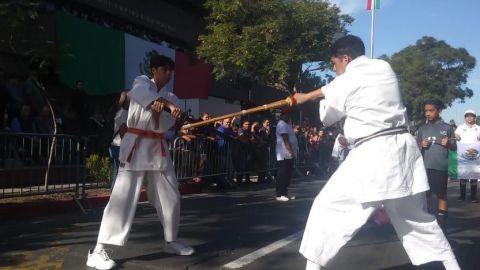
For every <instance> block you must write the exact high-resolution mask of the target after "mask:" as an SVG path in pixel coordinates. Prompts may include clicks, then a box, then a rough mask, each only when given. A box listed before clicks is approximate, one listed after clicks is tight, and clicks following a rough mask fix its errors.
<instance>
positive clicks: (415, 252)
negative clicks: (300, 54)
mask: <svg viewBox="0 0 480 270" xmlns="http://www.w3.org/2000/svg"><path fill="white" fill-rule="evenodd" d="M331 53H332V54H331V55H332V57H331V61H332V64H333V66H334V70H335V72H336V74H337V77H336V78H335V79H334V80H333V81H332V82H330V83H329V84H327V85H325V86H323V87H321V88H319V89H316V90H314V91H312V92H309V93H298V94H295V96H294V98H295V99H296V100H297V103H298V104H302V103H305V102H307V101H309V100H317V99H320V98H322V97H325V99H324V101H323V102H322V103H324V104H321V118H322V121H323V122H324V123H325V124H327V125H330V124H333V123H334V122H336V121H338V120H340V119H342V118H343V117H346V119H345V126H344V132H345V137H346V138H347V139H348V140H353V141H354V142H355V147H354V148H353V149H352V150H351V151H350V153H349V155H348V157H347V158H346V159H345V161H344V162H343V163H342V165H341V166H340V167H339V168H338V170H337V171H336V172H335V173H334V174H333V175H332V177H331V178H330V180H329V181H328V182H327V184H326V185H325V187H324V188H323V189H322V191H321V192H320V193H319V194H318V196H317V197H316V199H315V201H314V203H313V206H312V209H311V210H310V215H309V218H308V221H307V225H306V228H305V232H304V235H303V240H302V244H301V247H300V253H302V254H303V255H304V256H305V257H306V259H307V266H306V269H307V270H313V269H324V267H325V266H327V265H328V262H329V261H330V260H331V259H332V258H333V257H334V256H335V255H336V254H337V253H338V251H339V249H340V248H341V247H342V246H344V245H345V244H346V243H347V242H348V241H349V240H350V239H351V238H352V237H353V236H354V235H355V233H356V232H357V231H358V229H359V228H360V227H361V226H362V225H363V224H365V223H366V222H367V220H368V218H369V217H370V215H371V214H372V213H373V212H374V211H375V209H376V208H378V207H380V206H382V205H383V206H384V207H385V210H386V211H387V213H388V215H389V216H390V219H391V222H392V224H393V226H394V228H395V231H396V232H397V235H398V238H399V239H400V241H401V242H402V244H403V246H404V248H405V250H406V252H407V254H408V256H409V258H410V260H411V261H412V263H413V264H414V265H420V264H424V263H427V262H431V261H442V262H443V264H444V266H445V268H446V269H447V270H452V269H460V268H459V266H458V263H457V261H456V259H455V255H454V254H453V252H452V249H451V247H450V245H449V243H448V241H447V239H446V238H445V236H444V234H443V232H442V230H441V229H440V227H439V226H438V223H437V221H436V219H435V217H434V216H432V215H430V214H428V213H427V212H425V211H424V208H422V207H423V206H424V203H425V201H426V200H425V191H427V190H428V189H429V186H428V181H427V176H426V173H425V168H424V165H423V160H422V156H421V155H420V151H419V149H418V145H417V143H416V140H415V138H413V136H411V135H410V134H409V133H408V131H407V124H408V122H407V117H406V109H405V107H404V105H403V103H402V101H401V97H400V91H399V88H398V82H397V78H396V76H395V73H394V72H393V70H392V69H391V67H390V65H389V64H388V63H387V62H385V61H382V60H376V59H369V58H367V57H366V56H364V54H365V46H364V44H363V42H362V40H361V39H360V38H358V37H356V36H352V35H348V36H345V37H342V38H340V39H338V40H337V41H336V42H335V43H334V44H333V46H332V51H331Z"/></svg>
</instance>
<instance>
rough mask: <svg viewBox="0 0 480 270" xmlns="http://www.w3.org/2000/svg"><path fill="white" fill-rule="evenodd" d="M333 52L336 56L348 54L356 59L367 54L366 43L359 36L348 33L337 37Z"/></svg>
mask: <svg viewBox="0 0 480 270" xmlns="http://www.w3.org/2000/svg"><path fill="white" fill-rule="evenodd" d="M331 53H332V55H333V56H336V57H340V56H342V55H345V54H346V55H348V56H350V57H351V58H352V59H355V58H357V57H359V56H362V55H364V54H365V45H364V44H363V41H362V40H361V39H360V38H359V37H357V36H354V35H347V36H344V37H341V38H339V39H337V40H336V41H335V43H333V46H332V48H331Z"/></svg>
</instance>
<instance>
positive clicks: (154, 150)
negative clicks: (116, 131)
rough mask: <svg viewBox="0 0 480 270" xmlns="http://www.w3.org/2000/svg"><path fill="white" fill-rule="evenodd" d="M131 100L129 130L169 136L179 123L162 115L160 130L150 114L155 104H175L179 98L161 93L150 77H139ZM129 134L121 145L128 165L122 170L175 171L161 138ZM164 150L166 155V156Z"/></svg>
mask: <svg viewBox="0 0 480 270" xmlns="http://www.w3.org/2000/svg"><path fill="white" fill-rule="evenodd" d="M128 96H129V97H130V107H129V110H128V119H127V127H129V128H137V129H141V130H150V131H154V132H156V133H165V132H166V131H167V130H168V129H169V128H170V127H172V126H173V125H174V124H175V119H174V118H173V117H172V116H171V115H170V114H169V113H166V112H162V113H161V114H160V121H159V126H158V128H157V129H156V128H155V126H154V122H153V119H152V112H151V111H150V106H151V103H152V102H153V101H154V100H156V99H158V98H160V97H163V98H165V99H167V100H169V101H171V102H174V101H175V100H174V99H173V98H172V97H174V96H175V95H174V94H173V93H169V92H167V91H166V90H165V88H163V89H161V90H160V91H158V90H157V86H156V85H155V83H153V81H151V80H150V79H149V78H148V77H147V76H144V75H143V76H138V77H137V78H135V81H134V82H133V86H132V89H131V90H130V91H129V92H128ZM137 138H138V135H136V134H133V133H129V132H127V133H126V134H125V136H124V137H123V139H122V143H121V146H120V155H119V159H120V162H121V163H124V166H123V167H121V170H133V171H148V170H169V169H172V161H171V159H170V155H169V153H168V145H167V143H166V141H165V140H164V139H163V140H160V139H153V138H146V137H141V138H139V139H138V140H137ZM162 144H163V149H164V150H165V151H166V155H165V156H164V155H162ZM132 149H133V154H132V158H131V160H130V161H129V162H127V158H128V156H129V155H130V153H132Z"/></svg>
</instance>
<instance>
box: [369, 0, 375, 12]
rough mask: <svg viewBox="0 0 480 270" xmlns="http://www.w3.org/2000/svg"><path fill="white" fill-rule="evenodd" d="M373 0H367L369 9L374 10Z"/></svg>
mask: <svg viewBox="0 0 480 270" xmlns="http://www.w3.org/2000/svg"><path fill="white" fill-rule="evenodd" d="M373 1H374V0H367V10H372V7H373V5H372V2H373Z"/></svg>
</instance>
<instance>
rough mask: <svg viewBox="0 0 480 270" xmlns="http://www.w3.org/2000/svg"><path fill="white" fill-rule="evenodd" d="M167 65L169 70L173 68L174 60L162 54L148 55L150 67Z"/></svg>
mask: <svg viewBox="0 0 480 270" xmlns="http://www.w3.org/2000/svg"><path fill="white" fill-rule="evenodd" d="M158 67H168V69H169V70H171V71H173V70H175V62H173V60H172V59H170V58H169V57H166V56H164V55H158V54H154V55H152V56H151V57H150V68H158Z"/></svg>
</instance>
